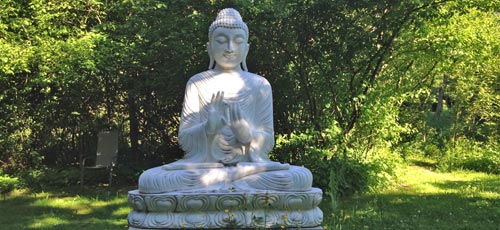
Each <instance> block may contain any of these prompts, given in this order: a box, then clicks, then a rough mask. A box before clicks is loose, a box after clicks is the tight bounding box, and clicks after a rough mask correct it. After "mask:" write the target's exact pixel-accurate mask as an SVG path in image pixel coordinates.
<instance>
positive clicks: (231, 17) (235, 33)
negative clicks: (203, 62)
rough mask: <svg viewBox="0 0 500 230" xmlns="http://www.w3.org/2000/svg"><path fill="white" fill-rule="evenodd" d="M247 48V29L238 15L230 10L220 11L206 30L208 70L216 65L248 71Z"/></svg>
mask: <svg viewBox="0 0 500 230" xmlns="http://www.w3.org/2000/svg"><path fill="white" fill-rule="evenodd" d="M249 46H250V45H249V44H248V27H247V25H246V24H245V22H243V19H242V18H241V15H240V13H239V12H238V11H236V10H235V9H232V8H226V9H223V10H221V11H220V12H219V14H218V15H217V18H216V19H215V21H214V22H212V24H211V25H210V28H209V30H208V43H207V51H208V55H209V56H210V64H209V66H208V69H213V68H214V67H215V65H217V66H219V67H221V68H223V69H239V68H242V69H243V70H245V71H248V68H247V66H246V56H247V54H248V50H249ZM214 64H215V65H214Z"/></svg>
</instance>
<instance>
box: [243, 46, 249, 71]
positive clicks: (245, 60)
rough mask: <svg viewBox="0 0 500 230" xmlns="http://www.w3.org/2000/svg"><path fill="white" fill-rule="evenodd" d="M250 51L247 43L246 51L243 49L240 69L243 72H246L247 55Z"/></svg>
mask: <svg viewBox="0 0 500 230" xmlns="http://www.w3.org/2000/svg"><path fill="white" fill-rule="evenodd" d="M249 50H250V43H247V45H246V49H245V54H244V55H243V61H242V62H241V68H242V69H243V70H244V71H247V72H248V67H247V55H248V51H249Z"/></svg>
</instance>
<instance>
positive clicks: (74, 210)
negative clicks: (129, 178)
mask: <svg viewBox="0 0 500 230" xmlns="http://www.w3.org/2000/svg"><path fill="white" fill-rule="evenodd" d="M127 191H128V190H127V189H121V190H116V189H115V190H114V191H112V192H111V191H108V190H105V189H104V190H103V189H102V188H99V189H97V190H93V191H85V193H83V194H78V193H72V194H68V193H67V192H62V191H57V192H56V191H51V192H39V193H29V192H27V191H19V190H16V191H14V192H13V193H12V194H10V195H9V196H8V197H7V198H6V199H5V200H3V201H1V202H0V206H1V207H2V208H1V209H0V223H2V225H1V226H0V228H1V229H71V230H74V229H102V230H105V229H126V228H127V218H126V217H127V214H128V213H129V212H130V208H129V207H128V205H127Z"/></svg>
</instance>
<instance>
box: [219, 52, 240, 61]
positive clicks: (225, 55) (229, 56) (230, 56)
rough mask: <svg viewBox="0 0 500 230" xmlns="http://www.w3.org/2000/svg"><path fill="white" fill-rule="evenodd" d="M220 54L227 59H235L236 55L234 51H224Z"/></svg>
mask: <svg viewBox="0 0 500 230" xmlns="http://www.w3.org/2000/svg"><path fill="white" fill-rule="evenodd" d="M222 56H224V57H225V58H226V59H228V60H232V59H235V58H236V56H237V55H236V54H234V53H224V54H223V55H222Z"/></svg>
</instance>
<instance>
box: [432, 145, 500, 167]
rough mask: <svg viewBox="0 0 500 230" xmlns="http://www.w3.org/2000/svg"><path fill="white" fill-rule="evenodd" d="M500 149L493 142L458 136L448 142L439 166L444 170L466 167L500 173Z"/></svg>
mask: <svg viewBox="0 0 500 230" xmlns="http://www.w3.org/2000/svg"><path fill="white" fill-rule="evenodd" d="M499 152H500V150H499V149H498V146H497V145H495V144H493V143H483V142H478V141H473V140H469V139H462V138H459V139H458V140H457V141H455V142H454V143H450V144H449V146H448V147H447V149H446V152H445V154H444V156H443V157H442V158H441V159H440V160H439V163H438V165H439V168H440V169H442V170H446V171H452V170H459V169H466V170H473V171H478V172H486V173H495V174H500V156H499Z"/></svg>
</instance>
